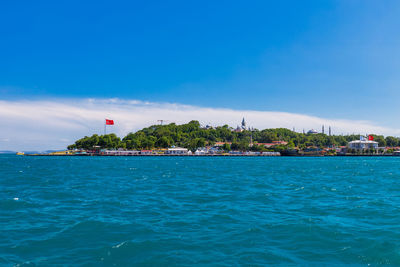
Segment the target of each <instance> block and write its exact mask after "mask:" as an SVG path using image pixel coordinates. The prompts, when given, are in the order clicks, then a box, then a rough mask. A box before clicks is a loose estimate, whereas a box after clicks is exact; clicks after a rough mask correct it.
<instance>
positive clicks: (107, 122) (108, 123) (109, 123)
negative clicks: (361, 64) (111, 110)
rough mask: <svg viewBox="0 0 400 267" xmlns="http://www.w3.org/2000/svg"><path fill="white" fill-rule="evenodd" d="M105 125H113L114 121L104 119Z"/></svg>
mask: <svg viewBox="0 0 400 267" xmlns="http://www.w3.org/2000/svg"><path fill="white" fill-rule="evenodd" d="M106 125H114V120H108V119H106Z"/></svg>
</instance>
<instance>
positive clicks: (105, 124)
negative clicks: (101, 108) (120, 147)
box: [104, 120, 107, 135]
mask: <svg viewBox="0 0 400 267" xmlns="http://www.w3.org/2000/svg"><path fill="white" fill-rule="evenodd" d="M106 127H107V122H106V121H105V120H104V135H106Z"/></svg>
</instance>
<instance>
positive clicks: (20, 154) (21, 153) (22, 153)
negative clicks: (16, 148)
mask: <svg viewBox="0 0 400 267" xmlns="http://www.w3.org/2000/svg"><path fill="white" fill-rule="evenodd" d="M17 155H18V156H23V155H25V153H24V152H17Z"/></svg>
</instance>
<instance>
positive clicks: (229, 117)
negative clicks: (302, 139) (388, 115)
mask: <svg viewBox="0 0 400 267" xmlns="http://www.w3.org/2000/svg"><path fill="white" fill-rule="evenodd" d="M243 117H245V118H246V121H247V122H248V125H249V126H252V127H255V128H258V129H264V128H277V127H284V128H289V129H292V128H293V127H295V128H296V130H297V131H302V130H303V129H306V130H308V129H311V128H316V129H320V127H321V125H325V126H326V129H327V126H329V125H330V126H332V130H333V132H334V133H335V134H341V133H344V134H346V133H361V134H365V133H377V134H384V135H399V134H400V129H392V128H387V127H382V126H379V125H377V124H375V123H372V122H369V121H355V120H345V119H324V118H320V117H315V116H308V115H303V114H296V113H287V112H277V111H252V110H234V109H225V108H205V107H198V106H189V105H182V104H174V103H152V102H143V101H138V100H122V99H116V98H114V99H56V100H51V101H50V100H48V101H36V100H32V101H28V100H25V101H21V100H19V101H0V118H1V121H2V123H1V131H0V141H1V142H0V150H8V149H11V150H37V149H39V150H44V149H63V148H65V147H66V146H67V145H68V144H70V143H73V141H74V140H76V139H77V138H80V137H82V136H85V135H92V134H94V133H98V134H102V133H103V131H104V128H103V127H104V119H105V118H109V119H114V120H115V125H114V126H109V127H108V132H115V133H116V134H117V135H119V136H121V137H122V136H124V135H126V134H127V133H129V132H132V131H136V130H138V129H141V128H143V127H146V126H149V125H152V124H157V120H160V119H163V120H167V123H170V122H175V123H177V124H181V123H187V122H188V121H190V120H198V121H200V123H202V124H209V123H210V124H211V125H214V126H217V125H223V124H228V125H230V126H232V127H236V126H237V125H238V124H239V123H240V122H241V119H242V118H243Z"/></svg>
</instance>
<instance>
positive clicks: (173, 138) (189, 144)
mask: <svg viewBox="0 0 400 267" xmlns="http://www.w3.org/2000/svg"><path fill="white" fill-rule="evenodd" d="M374 138H375V141H377V142H379V146H399V145H400V140H399V138H397V137H392V136H388V137H386V138H384V136H381V135H374ZM358 139H359V135H345V136H343V135H333V136H329V135H326V134H322V133H319V134H303V133H297V132H294V131H291V130H289V129H286V128H276V129H265V130H257V129H252V130H243V131H241V132H236V131H233V129H232V128H230V127H229V126H228V125H224V126H219V127H215V128H202V127H201V126H200V123H199V122H198V121H191V122H189V123H187V124H182V125H176V124H175V123H171V124H168V125H153V126H150V127H147V128H143V129H142V130H140V131H137V132H135V133H129V134H128V135H127V136H125V137H123V138H122V140H121V139H120V138H119V137H117V136H116V135H115V134H107V135H97V134H95V135H92V136H91V137H87V136H85V137H83V138H81V139H79V140H77V141H76V142H75V144H73V145H70V146H68V149H75V148H78V149H91V148H93V146H100V147H101V148H107V149H117V148H124V149H154V148H168V147H171V146H180V147H186V148H188V149H191V150H195V149H196V148H198V147H204V146H206V145H213V144H215V143H216V142H229V143H232V144H231V145H228V144H226V145H224V149H225V150H230V149H233V150H248V149H250V148H249V144H250V143H251V141H252V142H253V144H257V143H271V142H273V141H286V142H288V145H287V146H288V147H299V148H304V147H309V146H316V147H330V146H333V145H336V146H345V145H347V143H348V142H349V141H352V140H358ZM251 149H252V150H263V149H265V148H264V147H263V146H257V145H254V146H253V147H252V148H251Z"/></svg>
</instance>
